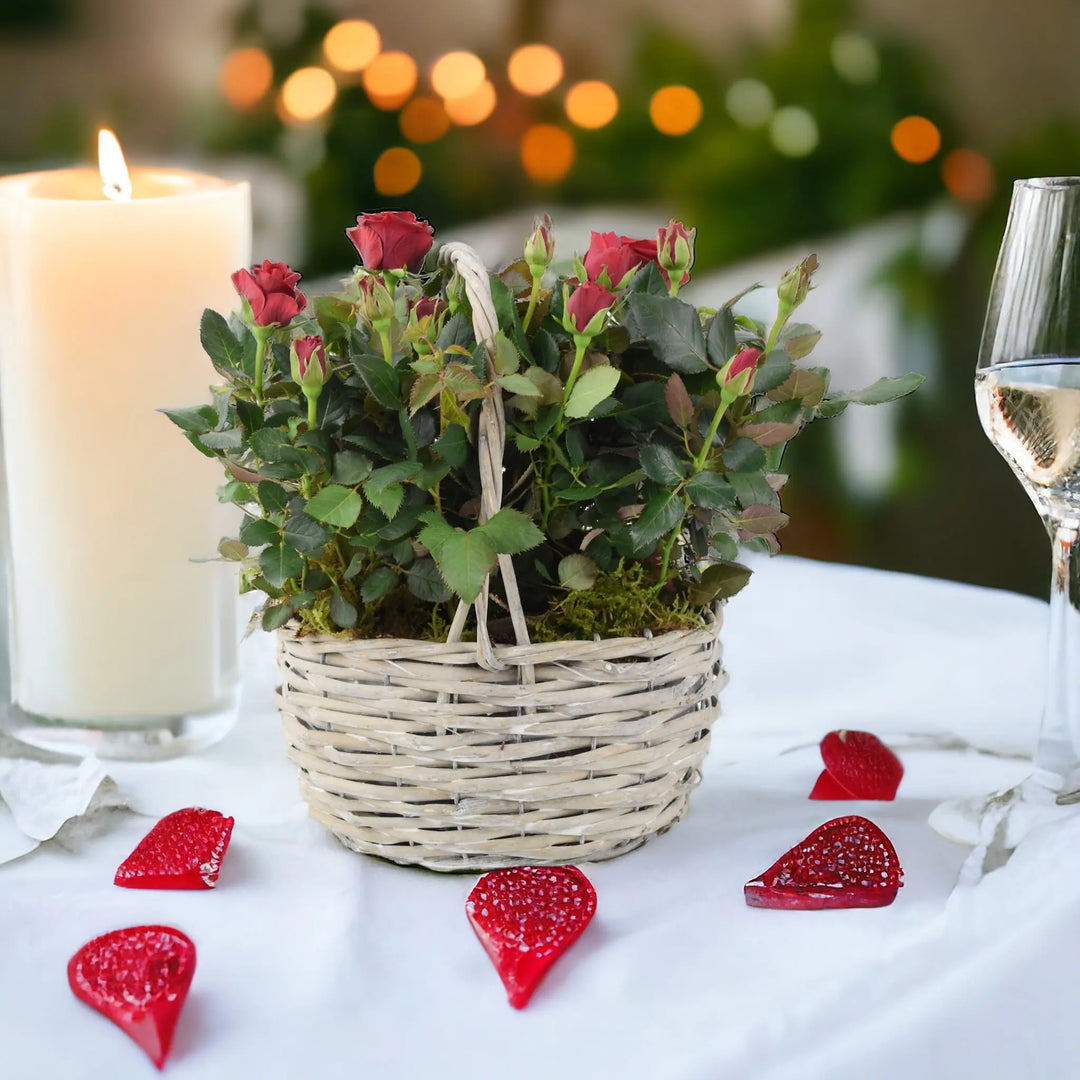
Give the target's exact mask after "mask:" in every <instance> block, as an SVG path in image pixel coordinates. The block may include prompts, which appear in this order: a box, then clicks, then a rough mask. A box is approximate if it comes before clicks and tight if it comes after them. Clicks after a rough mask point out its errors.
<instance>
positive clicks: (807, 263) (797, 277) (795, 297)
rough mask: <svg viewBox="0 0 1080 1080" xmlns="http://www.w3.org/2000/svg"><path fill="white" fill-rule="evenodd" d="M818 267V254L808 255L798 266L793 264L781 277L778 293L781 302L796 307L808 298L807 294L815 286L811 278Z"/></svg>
mask: <svg viewBox="0 0 1080 1080" xmlns="http://www.w3.org/2000/svg"><path fill="white" fill-rule="evenodd" d="M817 268H818V260H817V256H816V255H807V256H806V258H805V259H803V261H802V262H801V263H799V265H798V266H793V267H792V268H791V269H790V270H789V271H788V272H787V273H786V274H785V275H784V276H783V277H782V278H781V279H780V284H779V285H778V286H777V289H776V295H777V296H778V297H780V303H781V304H783V305H786V306H787V307H788V308H793V307H796V306H797V305H799V304H801V303H802V302H803V301H804V300H805V299H806V294H807V293H808V292H809V291H810V290H811V289H812V288H813V287H814V286H813V283H812V281H811V279H812V278H813V276H814V271H815V270H816V269H817Z"/></svg>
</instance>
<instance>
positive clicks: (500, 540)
mask: <svg viewBox="0 0 1080 1080" xmlns="http://www.w3.org/2000/svg"><path fill="white" fill-rule="evenodd" d="M474 531H475V532H481V533H483V534H484V536H486V537H487V538H488V539H489V540H490V541H491V545H492V547H494V548H495V550H496V551H498V552H502V553H503V554H506V555H520V554H521V553H522V552H523V551H530V550H531V549H532V548H534V547H536V546H537V545H538V544H542V543H543V542H544V534H543V533H542V532H541V531H540V530H539V529H538V528H537V527H536V525H535V524H534V523H533V520H532V518H530V517H529V516H528V514H523V513H522V512H521V511H520V510H514V509H512V508H511V507H508V506H504V507H503V508H502V509H501V510H499V511H498V512H497V513H495V514H494V515H492V517H490V518H489V519H488V520H487V521H485V522H484V524H483V525H480V526H478V527H477V529H475V530H474ZM426 546H427V545H425V547H426ZM429 550H430V549H429Z"/></svg>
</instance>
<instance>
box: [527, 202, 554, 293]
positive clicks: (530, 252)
mask: <svg viewBox="0 0 1080 1080" xmlns="http://www.w3.org/2000/svg"><path fill="white" fill-rule="evenodd" d="M553 258H555V237H554V236H553V235H552V232H551V218H550V217H548V215H547V214H545V215H544V216H543V217H538V218H536V219H535V220H534V221H533V231H532V235H531V236H530V237H529V238H528V239H527V240H526V241H525V262H526V263H528V266H529V272H530V273H531V274H532V276H533V277H534V278H538V277H541V276H542V275H543V273H544V271H545V270H546V269H547V268H548V266H549V265H550V264H551V260H552V259H553Z"/></svg>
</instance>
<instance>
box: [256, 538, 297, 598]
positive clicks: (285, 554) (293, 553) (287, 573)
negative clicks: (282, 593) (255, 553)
mask: <svg viewBox="0 0 1080 1080" xmlns="http://www.w3.org/2000/svg"><path fill="white" fill-rule="evenodd" d="M259 567H260V568H261V570H262V572H263V577H265V578H266V580H267V581H268V582H269V583H270V584H271V585H273V586H274V588H276V589H282V588H284V587H285V583H286V582H287V581H288V580H289V578H294V577H297V576H298V575H299V574H300V573H301V572H302V571H303V569H304V560H303V559H302V558H301V557H300V553H299V552H298V551H297V550H296V549H295V548H292V547H290V546H289V545H288V544H286V543H280V544H277V545H276V546H275V547H268V548H264V549H263V551H262V554H260V555H259Z"/></svg>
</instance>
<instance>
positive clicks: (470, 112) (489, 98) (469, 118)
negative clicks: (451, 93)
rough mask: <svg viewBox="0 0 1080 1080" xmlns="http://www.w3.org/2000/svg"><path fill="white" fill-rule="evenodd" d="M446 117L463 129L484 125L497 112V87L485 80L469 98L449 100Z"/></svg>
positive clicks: (445, 103)
mask: <svg viewBox="0 0 1080 1080" xmlns="http://www.w3.org/2000/svg"><path fill="white" fill-rule="evenodd" d="M443 107H444V108H445V109H446V115H447V116H449V117H450V119H451V120H452V121H453V122H454V123H455V124H459V125H460V126H461V127H472V126H473V125H474V124H482V123H483V122H484V121H485V120H486V119H487V118H488V117H489V116H490V115H491V114H492V113H493V112H494V111H495V87H494V86H493V85H492V84H491V82H490V81H489V80H488V79H485V80H484V81H483V82H482V83H481V84H480V85H479V87H477V89H476V90H474V91H473V92H472V93H471V94H470V95H469V96H468V97H463V98H447V100H446V101H444V102H443Z"/></svg>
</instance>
